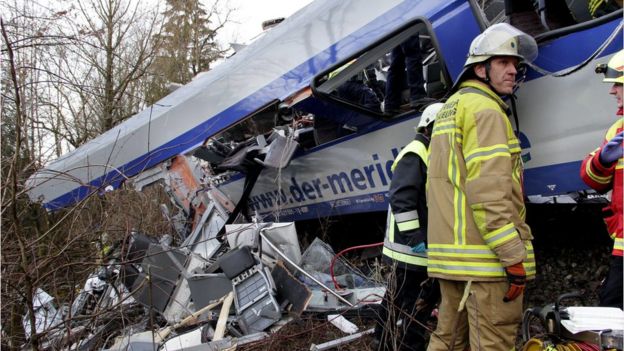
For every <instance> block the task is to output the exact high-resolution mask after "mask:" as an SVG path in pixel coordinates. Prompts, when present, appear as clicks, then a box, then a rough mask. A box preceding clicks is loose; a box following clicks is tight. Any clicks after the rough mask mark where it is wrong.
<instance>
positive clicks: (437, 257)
mask: <svg viewBox="0 0 624 351" xmlns="http://www.w3.org/2000/svg"><path fill="white" fill-rule="evenodd" d="M536 56H537V44H536V43H535V40H534V39H533V38H532V37H530V36H529V35H527V34H525V33H523V32H521V31H519V30H518V29H516V28H514V27H513V26H511V25H509V24H506V23H500V24H495V25H493V26H491V27H489V28H488V29H486V30H485V31H484V32H483V33H481V34H480V35H478V36H477V37H476V38H475V39H474V40H473V41H472V43H471V45H470V49H469V53H468V58H467V60H466V62H465V64H464V69H463V71H462V72H461V73H460V75H459V77H458V79H457V81H456V83H455V85H454V87H453V89H454V93H453V95H452V96H451V97H450V98H449V99H448V100H447V102H446V103H445V104H444V106H443V107H442V110H440V112H439V113H438V115H437V118H436V123H435V126H434V129H433V135H432V137H431V144H430V149H429V151H430V159H429V174H428V186H427V201H428V205H429V219H428V223H429V227H428V244H429V247H428V262H427V265H428V267H427V271H428V274H429V277H435V278H438V281H439V283H440V292H441V294H442V299H441V302H440V307H439V316H438V326H437V329H436V331H435V333H434V334H432V336H431V340H430V342H429V348H428V350H445V351H446V350H464V349H465V348H466V346H468V345H469V346H470V349H471V350H488V351H491V350H506V351H509V350H513V349H514V345H515V340H516V331H517V328H518V323H519V322H520V320H521V317H522V299H523V296H524V287H525V283H526V280H527V279H533V278H534V277H535V256H534V253H533V246H532V244H531V239H533V237H532V235H531V230H530V228H529V226H528V225H527V224H526V223H525V207H524V201H523V197H524V196H523V190H522V172H523V170H522V160H521V155H520V151H521V149H520V142H519V140H518V138H517V136H516V135H515V134H514V131H513V129H512V127H511V123H510V122H509V118H508V116H509V108H508V105H507V104H506V103H505V101H504V100H503V98H504V97H505V96H509V95H511V94H513V92H514V88H515V87H516V84H517V82H516V79H517V78H518V77H519V76H520V74H518V71H519V69H520V68H521V65H522V63H523V62H524V61H532V60H533V59H535V57H536ZM450 345H452V347H450Z"/></svg>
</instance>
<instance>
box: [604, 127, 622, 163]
mask: <svg viewBox="0 0 624 351" xmlns="http://www.w3.org/2000/svg"><path fill="white" fill-rule="evenodd" d="M623 139H624V131H622V132H619V133H617V134H616V135H615V136H614V137H613V138H612V139H611V140H609V142H608V143H606V144H605V145H604V146H603V147H602V150H601V151H600V156H599V157H600V163H602V164H603V165H604V166H607V167H608V166H610V165H611V164H612V163H613V162H615V161H617V160H618V159H620V158H622V154H623V153H624V149H623V148H622V140H623Z"/></svg>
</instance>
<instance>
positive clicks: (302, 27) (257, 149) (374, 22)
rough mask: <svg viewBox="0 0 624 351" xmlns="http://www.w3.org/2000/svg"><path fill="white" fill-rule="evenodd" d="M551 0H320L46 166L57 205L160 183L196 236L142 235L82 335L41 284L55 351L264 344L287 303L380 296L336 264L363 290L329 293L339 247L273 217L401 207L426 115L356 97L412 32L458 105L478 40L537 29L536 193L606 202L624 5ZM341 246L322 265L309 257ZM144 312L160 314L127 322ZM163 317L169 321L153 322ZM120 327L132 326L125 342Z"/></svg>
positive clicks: (527, 181) (526, 104)
mask: <svg viewBox="0 0 624 351" xmlns="http://www.w3.org/2000/svg"><path fill="white" fill-rule="evenodd" d="M546 2H547V1H541V0H540V1H538V3H539V8H537V9H536V8H534V7H533V5H532V4H531V2H522V1H502V0H492V1H474V0H452V1H420V0H384V1H368V2H362V1H359V0H343V1H332V0H316V1H314V2H312V3H311V4H310V5H308V6H306V7H305V8H304V9H302V10H301V11H300V12H298V13H296V14H294V15H292V16H291V17H289V18H288V19H286V20H285V21H284V22H282V23H281V24H280V25H278V26H277V27H275V28H274V29H272V30H271V31H270V32H268V33H266V35H265V36H263V37H261V38H260V39H258V40H257V41H255V42H254V43H252V44H251V45H249V46H248V47H246V48H245V49H243V50H241V51H240V52H238V53H237V54H236V55H234V56H233V57H231V58H229V59H228V60H226V61H225V62H224V63H222V64H221V65H219V66H218V67H215V68H214V69H213V70H211V71H210V72H207V73H205V74H201V75H198V76H197V77H196V78H195V79H194V80H193V81H191V82H190V83H188V84H186V85H184V86H182V87H180V88H179V89H177V90H176V91H174V92H173V93H171V94H170V95H168V96H166V97H164V98H163V99H161V100H159V101H158V102H157V103H156V104H154V106H151V107H149V108H147V109H145V110H143V111H141V112H139V113H138V114H137V115H135V116H133V117H132V118H130V119H128V120H127V121H125V122H124V123H121V124H119V125H117V126H116V127H114V128H113V129H111V130H109V131H108V132H106V133H104V134H102V135H100V136H98V137H97V138H95V139H93V140H91V141H90V142H88V143H86V144H85V145H83V146H81V147H80V148H78V149H76V150H73V151H72V152H70V153H68V154H66V155H64V156H62V157H61V158H59V159H57V160H55V161H54V162H52V163H50V164H48V165H46V167H45V168H44V169H41V170H39V171H37V172H36V173H35V174H33V175H32V176H31V177H30V178H29V180H28V182H27V184H26V186H27V188H28V190H27V192H28V195H29V197H30V198H31V200H33V201H41V203H42V204H43V206H45V207H46V208H47V209H50V210H55V209H59V208H63V207H66V206H70V205H72V204H75V203H76V202H78V201H81V200H82V199H84V198H85V197H87V196H89V195H91V194H94V193H97V192H99V191H103V190H104V189H107V188H109V187H110V188H112V189H116V188H119V187H120V186H122V185H123V186H126V187H128V186H131V185H132V184H133V185H134V187H135V188H136V189H138V190H140V189H142V188H144V187H146V186H148V185H150V184H152V183H155V182H157V181H160V182H161V183H163V184H164V185H165V188H166V190H167V191H168V192H169V195H170V196H171V198H172V199H173V200H174V203H175V204H176V205H177V206H178V207H179V208H180V209H181V211H178V213H176V214H175V215H172V214H170V213H169V212H168V211H166V208H163V214H164V215H166V216H168V218H169V219H170V220H171V221H172V223H174V228H175V231H176V232H177V233H178V235H180V236H181V237H182V238H183V242H182V243H181V244H180V245H179V246H173V245H171V244H168V243H169V241H168V240H165V238H163V239H162V240H161V241H158V242H156V241H154V240H153V239H150V238H149V237H147V236H145V235H142V234H141V233H134V234H133V235H131V237H130V239H129V240H127V241H124V242H122V243H120V244H119V246H118V247H117V249H116V250H113V251H112V252H113V253H112V254H111V256H110V259H111V261H110V262H108V266H107V269H106V270H103V271H102V272H94V274H93V276H92V277H91V278H90V279H89V280H88V281H87V284H86V286H85V289H83V291H82V292H81V296H80V298H79V299H77V300H76V301H75V302H74V304H73V306H72V307H71V309H69V311H68V312H67V313H65V316H70V317H75V316H83V317H84V318H89V319H90V320H93V321H95V323H90V324H89V326H88V327H87V326H86V324H84V323H82V324H81V322H79V321H80V320H84V318H83V319H81V318H72V319H71V320H72V322H71V323H70V328H65V326H64V325H63V326H61V325H60V324H61V322H60V320H62V319H63V318H59V317H58V316H59V314H58V313H59V312H57V311H56V310H55V309H54V308H53V307H52V302H51V301H50V300H51V298H49V297H48V296H47V294H45V293H43V292H41V293H40V294H38V295H37V299H38V300H39V302H37V306H39V307H40V309H38V310H37V312H36V313H37V314H38V317H37V320H38V321H39V322H38V325H37V330H38V331H39V330H41V331H42V332H45V331H48V332H47V333H45V334H46V335H47V339H48V345H49V346H50V347H55V346H58V345H72V346H70V347H72V348H76V349H90V348H93V347H95V344H96V343H98V342H100V341H102V340H104V343H105V347H106V348H109V349H125V348H132V349H133V350H140V349H153V348H155V345H158V346H159V347H161V348H163V349H167V350H174V349H180V348H182V346H180V345H184V346H183V347H184V349H193V348H198V349H224V348H227V347H230V346H228V345H234V344H236V343H238V344H241V343H244V342H250V341H253V340H257V338H262V337H265V335H266V334H264V333H266V332H267V331H270V329H271V328H274V327H275V326H279V325H283V324H284V323H285V322H286V321H287V318H286V317H284V316H285V315H287V313H286V312H288V313H294V314H295V315H297V314H300V313H303V311H315V310H332V311H333V310H341V309H348V308H352V307H359V306H361V305H362V304H367V303H368V301H369V300H370V299H367V298H366V296H368V295H370V294H376V295H380V296H382V295H383V287H380V286H375V285H374V284H372V283H370V282H369V281H368V279H367V278H366V277H365V276H361V275H356V274H355V273H353V272H349V271H342V272H340V270H339V269H337V272H338V273H337V274H339V275H343V277H342V279H343V280H344V282H343V283H342V285H345V286H346V285H347V284H346V283H350V284H351V285H349V289H348V290H347V291H337V290H339V289H334V288H332V287H331V286H328V285H330V282H331V281H332V275H331V274H330V272H328V271H326V269H328V268H329V266H331V257H332V256H333V254H332V253H328V249H327V247H326V245H323V244H321V243H318V242H317V245H312V249H313V248H314V247H321V248H324V249H322V250H321V249H319V250H318V252H316V251H315V252H313V253H310V250H311V248H308V250H307V251H306V253H304V254H303V255H300V254H299V253H300V249H299V244H298V242H297V236H296V233H295V231H294V226H293V224H292V223H263V221H264V220H276V221H279V220H280V219H281V220H289V221H290V220H306V219H311V218H318V217H327V216H335V215H345V214H353V213H375V212H376V213H377V214H380V213H384V212H385V211H386V210H387V207H388V201H387V200H388V199H387V188H388V181H389V179H390V178H391V172H390V171H389V169H390V165H391V164H392V160H393V159H394V158H395V157H396V155H397V154H398V151H399V150H400V149H401V148H402V147H403V146H404V145H406V144H407V143H408V142H409V140H410V139H411V138H412V137H413V131H412V127H413V126H414V125H417V121H418V119H419V118H420V117H421V114H422V112H421V110H420V109H418V108H411V107H409V108H407V109H406V110H404V111H401V110H399V111H397V112H396V113H388V111H383V112H382V109H381V104H379V105H376V106H375V108H374V109H373V108H370V107H368V106H366V105H365V104H362V103H360V102H358V101H353V100H349V99H347V98H346V97H344V96H342V95H341V92H342V88H343V87H345V86H349V85H353V83H366V84H369V85H371V86H372V83H374V81H377V80H379V81H382V82H383V81H385V82H387V77H386V75H387V71H388V69H387V64H386V66H385V67H384V62H386V61H387V58H388V53H390V52H391V51H392V49H393V48H394V47H396V46H398V45H401V44H402V43H403V42H405V40H407V39H408V38H410V37H412V36H414V35H419V36H420V37H421V39H422V41H421V42H420V45H421V49H422V51H423V60H422V64H423V67H422V70H423V76H424V77H423V78H424V80H425V84H424V86H425V89H426V93H427V101H444V100H445V99H446V97H448V96H449V94H450V93H451V88H452V86H453V84H452V83H453V81H454V80H456V79H457V77H458V75H459V73H460V72H461V70H462V66H463V63H464V62H465V54H466V52H467V51H468V48H469V44H470V42H471V41H472V39H473V38H474V37H475V36H476V35H478V34H479V33H481V32H482V31H483V30H485V28H487V27H488V26H490V25H492V24H494V23H498V22H501V21H507V22H509V23H511V24H513V25H515V26H518V28H519V29H522V30H523V31H526V32H530V33H532V35H533V36H534V38H535V39H536V41H537V43H538V45H539V56H538V57H537V59H536V60H535V61H534V63H533V64H532V65H531V66H530V67H529V68H528V70H527V72H526V75H525V76H524V77H523V79H524V83H523V88H522V89H520V90H518V92H517V95H518V100H517V104H516V101H515V100H513V99H512V100H511V109H512V115H513V117H514V118H513V122H514V123H513V124H514V127H515V129H516V133H517V134H518V137H519V139H520V141H521V145H520V146H521V148H522V152H523V155H522V156H523V157H522V158H523V161H524V163H525V166H526V170H525V178H524V180H523V181H524V186H525V191H526V195H527V196H528V200H529V201H530V202H533V203H540V204H541V203H548V202H551V203H564V202H566V203H575V204H579V205H582V204H583V202H585V201H588V200H589V201H591V200H592V197H596V196H597V195H596V194H595V193H592V192H591V191H588V189H587V186H586V185H585V184H584V183H583V182H582V180H581V179H580V177H579V176H578V170H579V167H580V165H581V160H582V159H583V158H584V157H585V155H586V154H587V152H588V151H589V150H592V149H593V148H594V147H595V145H596V142H597V141H598V140H601V138H602V136H603V134H604V131H605V130H606V129H607V128H608V127H609V126H610V125H611V124H612V111H611V109H612V107H611V106H613V101H611V98H610V97H609V96H608V94H606V93H605V91H604V86H603V85H602V83H601V82H600V80H599V79H596V76H595V72H594V67H595V64H601V63H605V62H607V61H608V60H609V57H611V56H612V55H613V54H614V53H615V52H617V51H618V50H621V48H622V24H623V22H622V10H621V8H620V9H617V10H616V11H613V12H611V13H608V14H605V15H603V16H600V17H598V18H592V16H590V15H589V14H588V13H587V8H586V6H583V3H584V2H580V1H554V0H553V1H548V3H550V5H553V4H554V3H557V4H558V5H561V6H546ZM363 4H365V6H362V5H363ZM486 4H487V5H486ZM525 5H526V6H525ZM536 10H537V11H536ZM553 19H554V21H553ZM386 63H387V62H386ZM373 77H374V78H375V79H373ZM379 81H377V83H379ZM570 96H574V97H575V98H574V99H570ZM562 101H565V103H561V102H562ZM384 109H385V106H384ZM587 116H592V118H587ZM520 122H522V123H521V124H520ZM250 126H251V127H250ZM271 131H272V132H271ZM269 132H271V133H270V135H269ZM252 136H255V137H253V138H250V137H252ZM296 141H298V142H299V144H300V145H301V148H300V150H299V151H297V152H296V153H295V151H296V150H297V142H296ZM293 156H294V158H293ZM291 158H293V161H292V164H291V165H290V167H286V166H288V165H289V162H290V160H291ZM199 160H201V161H199ZM236 172H239V173H242V175H241V174H238V173H236ZM256 181H257V186H255V189H254V185H255V184H256ZM248 209H250V210H251V212H254V211H255V212H257V214H256V216H255V219H254V218H251V217H250V214H248V213H247V210H248ZM189 222H190V223H191V225H190V227H187V224H186V223H189ZM245 247H246V248H245ZM319 252H320V253H319ZM329 252H331V251H329ZM326 256H329V257H330V259H329V260H325V264H324V265H316V266H315V265H313V264H312V265H311V263H310V262H309V261H306V259H307V258H310V259H318V258H320V257H326ZM293 276H294V278H293ZM208 287H209V288H208ZM198 291H199V292H201V293H199V292H198ZM224 296H225V298H224ZM217 302H218V303H219V304H220V305H221V306H222V307H221V311H222V313H219V314H218V315H217V312H216V310H215V309H216V308H218V305H215V303H217ZM231 304H233V306H234V307H233V309H232V310H233V311H234V312H233V313H232V314H230V313H228V311H230V308H231V306H230V305H231ZM113 306H114V308H113ZM208 310H209V311H208ZM553 311H554V312H553ZM198 312H202V313H200V314H197V313H198ZM551 312H553V313H554V314H551ZM555 312H556V313H555ZM559 312H560V311H558V309H556V311H555V310H553V308H545V309H541V310H535V311H534V315H535V316H537V318H538V319H539V318H541V319H543V320H544V321H550V320H554V321H555V322H553V323H554V325H557V326H558V325H559V322H558V319H557V318H554V319H553V318H551V317H549V316H553V315H554V316H559ZM143 313H147V316H148V317H149V318H148V319H149V321H150V323H149V325H148V324H147V323H146V321H143V323H142V324H141V323H137V324H133V325H129V324H128V321H129V319H130V316H133V315H139V316H144V314H143ZM61 314H62V313H61ZM87 316H91V317H87ZM560 319H561V318H559V320H560ZM139 320H140V318H139ZM159 320H160V321H161V322H162V323H153V322H158V321H159ZM215 321H216V324H214V323H215ZM191 324H192V325H195V326H196V327H195V329H193V328H190V327H189V325H191ZM213 324H214V325H213ZM336 324H340V323H336ZM551 324H552V323H551ZM152 325H159V326H165V325H169V326H170V327H166V329H162V330H150V331H146V330H148V329H154V328H152ZM116 326H121V327H119V328H117V329H123V331H124V334H123V335H120V338H119V339H113V335H114V334H115V333H113V332H112V331H113V329H115V327H116ZM551 329H552V328H551ZM182 330H183V331H182ZM225 330H227V332H228V333H229V338H225ZM603 331H604V330H603ZM616 332H618V333H619V339H618V340H619V345H621V344H622V337H621V335H622V332H621V331H616ZM604 334H606V333H603V334H602V335H604ZM527 335H529V334H527ZM109 336H110V339H109ZM593 340H594V342H595V343H601V341H600V340H601V339H600V338H598V339H596V337H595V335H594V339H593ZM597 340H598V341H597ZM525 341H526V340H525ZM334 345H335V344H331V345H314V346H313V347H312V348H313V349H324V348H325V347H332V346H334ZM603 346H604V345H603ZM539 347H541V346H539ZM619 348H620V349H621V348H622V347H619Z"/></svg>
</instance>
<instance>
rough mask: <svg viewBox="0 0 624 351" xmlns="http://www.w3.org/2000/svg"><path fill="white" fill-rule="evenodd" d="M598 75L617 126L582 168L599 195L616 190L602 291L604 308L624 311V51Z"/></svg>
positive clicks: (600, 68) (609, 215)
mask: <svg viewBox="0 0 624 351" xmlns="http://www.w3.org/2000/svg"><path fill="white" fill-rule="evenodd" d="M596 73H603V74H604V79H603V80H602V81H603V82H605V83H609V84H612V85H611V89H610V90H609V94H611V95H613V96H614V97H615V100H616V103H617V111H616V120H615V123H613V125H612V126H611V128H609V130H607V133H606V134H605V136H604V138H603V140H602V145H601V146H600V147H599V148H597V149H596V150H594V151H592V152H591V153H590V154H589V155H587V157H585V159H584V160H583V163H582V164H581V178H582V179H583V181H584V182H585V183H586V184H587V185H589V186H590V187H592V188H593V189H595V190H596V191H598V192H601V193H606V192H608V191H609V190H612V193H611V202H610V203H609V205H607V206H606V207H605V208H604V209H603V214H604V216H605V223H606V224H607V230H608V232H609V235H610V236H611V238H612V239H613V250H612V252H611V259H610V263H609V273H608V275H607V277H606V279H605V280H604V282H603V283H602V286H601V287H600V292H599V293H598V297H599V298H600V306H605V307H618V308H620V309H621V308H622V305H623V303H622V290H623V284H622V274H623V273H622V253H623V252H624V239H623V238H622V227H623V226H624V219H623V217H624V206H623V205H622V201H624V187H623V186H622V183H623V182H624V157H623V155H624V149H622V140H623V139H624V119H623V117H622V115H623V112H622V85H623V84H624V50H620V51H619V52H618V53H616V54H615V55H613V57H612V58H611V59H610V60H609V62H608V63H607V64H606V65H604V64H602V65H599V66H598V67H596Z"/></svg>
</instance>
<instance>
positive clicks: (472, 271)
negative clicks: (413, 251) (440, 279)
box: [427, 258, 505, 277]
mask: <svg viewBox="0 0 624 351" xmlns="http://www.w3.org/2000/svg"><path fill="white" fill-rule="evenodd" d="M427 271H428V272H431V273H446V274H453V275H472V276H481V277H504V276H505V270H504V269H503V266H502V265H501V264H500V263H499V262H492V263H488V262H463V261H441V260H435V259H431V258H429V260H428V261H427Z"/></svg>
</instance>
